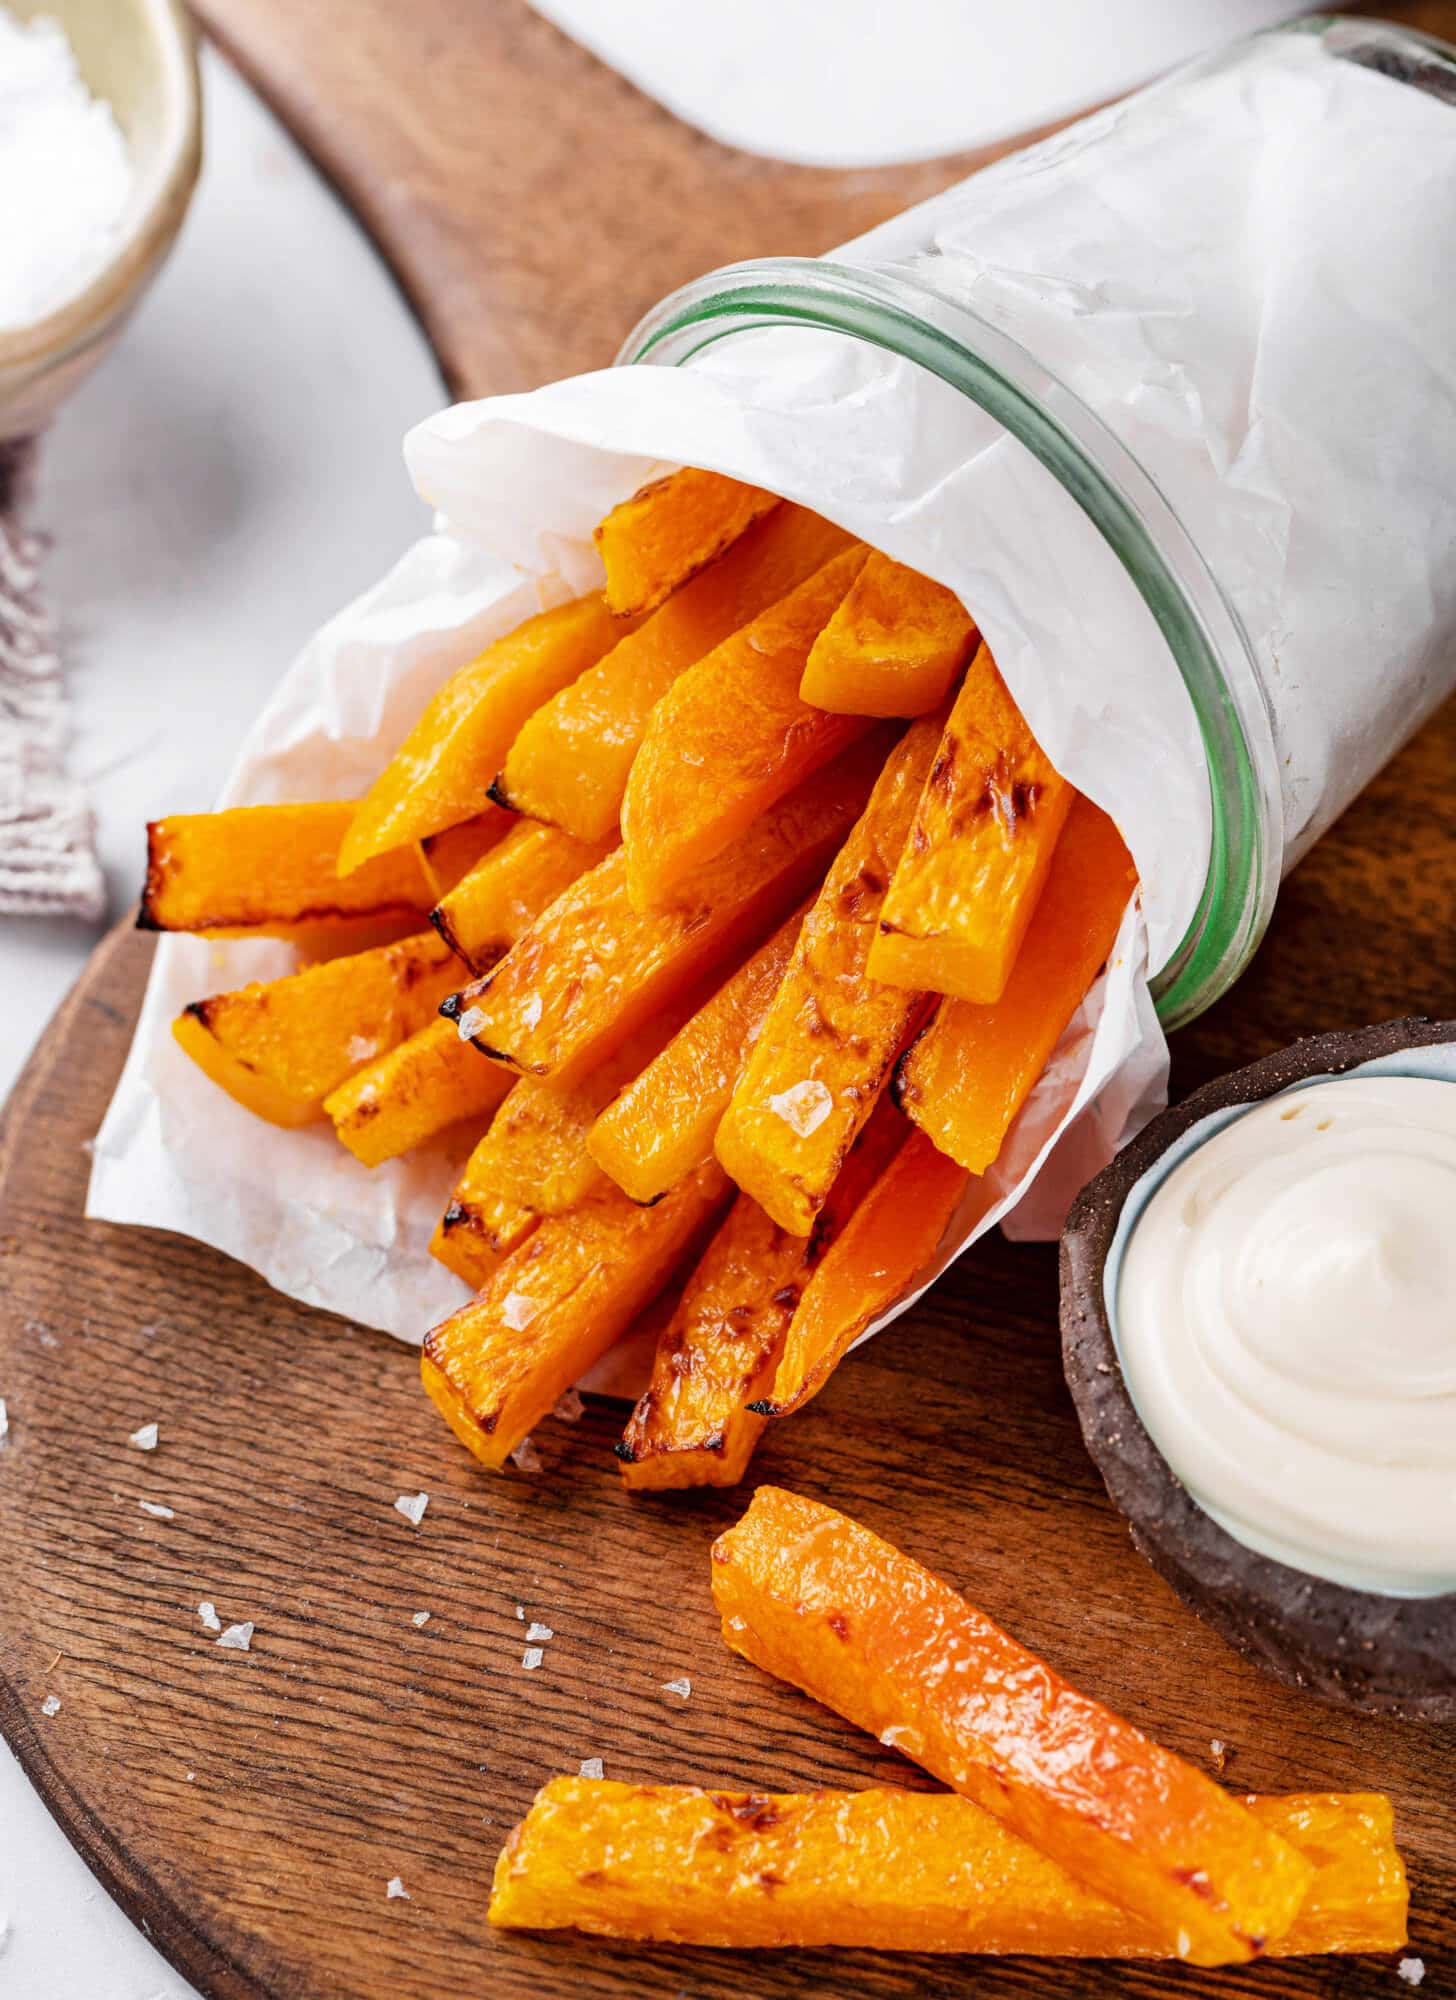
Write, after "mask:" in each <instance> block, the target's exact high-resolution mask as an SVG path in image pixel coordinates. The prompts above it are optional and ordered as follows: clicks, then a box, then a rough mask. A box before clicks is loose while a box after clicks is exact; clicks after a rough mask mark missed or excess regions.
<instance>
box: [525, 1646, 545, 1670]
mask: <svg viewBox="0 0 1456 2000" xmlns="http://www.w3.org/2000/svg"><path fill="white" fill-rule="evenodd" d="M545 1657H546V1655H545V1654H544V1653H543V1652H542V1651H541V1648H540V1647H539V1646H527V1648H526V1650H525V1652H524V1653H522V1655H521V1665H522V1666H523V1667H524V1668H525V1670H526V1672H527V1673H528V1674H532V1673H534V1672H535V1671H536V1669H537V1667H539V1666H540V1664H541V1662H542V1661H543V1660H544V1659H545Z"/></svg>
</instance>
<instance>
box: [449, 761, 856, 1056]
mask: <svg viewBox="0 0 1456 2000" xmlns="http://www.w3.org/2000/svg"><path fill="white" fill-rule="evenodd" d="M884 750H885V744H884V740H883V738H880V737H878V736H876V737H873V738H869V739H865V740H863V741H861V742H860V743H858V744H856V745H855V746H854V747H853V748H852V749H851V750H849V751H848V752H846V754H845V755H844V756H843V757H842V758H840V759H839V760H838V761H837V762H836V763H835V764H834V765H832V766H831V767H830V768H829V769H828V770H825V771H820V772H817V773H816V774H815V776H814V777H813V778H811V779H810V780H809V781H808V782H807V783H806V784H804V785H802V786H800V788H799V790H798V791H797V792H795V793H793V794H792V795H791V796H790V797H789V798H787V799H783V800H781V801H780V802H779V804H778V805H777V806H775V807H774V808H773V810H772V811H771V812H767V813H765V814H764V815H763V817H762V819H760V820H759V821H758V822H757V823H756V824H755V825H754V826H752V827H750V828H749V830H748V832H747V833H746V834H744V836H743V837H742V839H741V840H739V841H738V842H737V843H736V844H735V845H734V846H733V847H732V848H730V849H729V851H728V852H727V853H726V854H723V855H721V856H719V858H718V860H717V861H715V862H714V863H713V864H712V865H711V867H708V868H705V869H704V870H703V871H702V873H701V874H700V875H699V877H698V879H697V881H696V882H695V883H694V885H693V890H694V899H695V900H694V902H693V903H692V904H691V905H690V906H687V907H685V908H682V909H678V910H663V911H655V912H652V913H649V914H642V913H640V912H638V911H636V910H634V909H633V908H632V906H631V903H630V901H629V900H628V896H627V871H626V865H625V857H624V855H623V853H622V850H621V849H620V848H618V849H617V850H616V852H615V853H613V854H609V855H608V856H607V858H606V860H605V861H603V862H600V863H599V864H598V865H597V867H595V868H593V869H592V870H591V872H590V873H589V874H587V875H583V876H582V877H581V878H580V880H579V881H577V882H574V883H573V884H572V886H571V887H570V888H569V889H567V890H566V891H565V892H564V893H563V894H562V895H561V896H559V897H558V898H557V900H556V901H555V902H554V903H553V904H552V905H551V907H550V908H549V909H548V910H545V911H543V913H542V914H541V916H540V917H538V918H537V920H536V922H535V923H534V924H532V926H531V928H530V929H529V930H528V931H527V932H526V934H525V936H524V937H522V938H521V939H520V940H519V941H518V942H517V943H516V944H514V945H512V947H511V949H510V950H509V951H508V952H507V953H506V955H505V957H504V958H503V959H502V960H501V962H500V964H499V965H498V966H496V968H495V969H494V971H492V972H488V973H487V974H486V975H485V977H484V978H483V979H479V980H477V981H476V982H475V983H474V985H472V986H468V987H466V989H465V991H464V992H463V993H460V994H457V995H455V996H454V998H453V999H452V1000H450V1001H447V1002H446V1007H447V1008H448V1009H449V1010H450V1011H451V1012H452V1014H453V1015H454V1016H455V1017H456V1018H457V1019H458V1020H459V1021H460V1022H461V1025H462V1026H468V1027H469V1029H470V1031H471V1033H472V1034H473V1035H474V1038H475V1041H476V1044H477V1046H478V1047H480V1048H482V1049H484V1050H485V1052H486V1053H487V1054H489V1055H494V1056H496V1057H497V1058H498V1060H500V1061H502V1062H506V1063H509V1064H510V1065H511V1066H512V1067H513V1068H515V1069H518V1070H524V1071H527V1072H530V1073H533V1074H536V1075H541V1076H552V1077H554V1078H555V1079H556V1080H557V1082H558V1084H560V1085H562V1086H564V1085H565V1084H566V1083H567V1082H569V1081H570V1082H574V1081H575V1080H576V1079H577V1078H578V1077H580V1076H581V1075H583V1074H584V1073H585V1071H586V1070H587V1069H588V1068H589V1067H590V1066H591V1065H592V1064H593V1063H594V1062H599V1061H601V1060H603V1059H604V1058H605V1057H606V1056H608V1055H609V1054H610V1053H611V1052H612V1050H613V1049H616V1048H619V1047H620V1046H621V1044H622V1043H623V1042H624V1041H625V1040H626V1039H627V1037H628V1036H629V1035H631V1034H633V1033H635V1031H636V1030H637V1029H638V1028H639V1027H640V1026H642V1024H643V1023H644V1022H645V1021H647V1020H649V1019H651V1018H652V1016H653V1015H655V1014H657V1013H659V1012H661V1011H663V1010H664V1009H666V1008H667V1007H668V1006H670V1005H671V1004H672V1002H673V999H674V997H675V996H676V995H677V994H679V993H682V992H685V991H686V990H687V989H688V988H690V987H693V986H696V985H698V983H699V982H700V981H703V980H706V979H708V978H709V977H711V976H712V974H713V973H714V971H715V970H716V969H718V968H721V969H722V970H723V971H726V970H727V969H728V968H729V967H730V966H732V965H733V964H734V963H735V962H736V960H738V959H739V958H741V956H742V955H743V953H744V952H745V950H747V949H749V948H751V947H752V946H753V945H754V944H756V942H757V941H758V940H759V939H760V938H761V937H762V936H763V934H764V932H765V931H766V930H768V928H769V927H770V926H771V925H772V924H775V923H777V922H778V921H779V920H780V919H781V918H782V917H783V915H784V913H785V911H786V910H788V909H789V908H791V907H792V906H793V905H794V904H795V903H796V902H798V901H799V899H800V898H801V897H802V896H803V894H804V893H805V891H806V890H807V889H808V888H809V887H810V886H811V884H812V883H813V882H814V881H816V880H817V879H818V876H819V873H820V871H821V870H822V868H823V866H824V864H825V861H826V860H827V859H828V856H829V855H830V854H831V853H832V852H833V850H834V848H835V847H836V846H837V845H838V843H839V842H840V841H841V840H842V839H843V838H844V835H845V833H846V832H847V831H848V829H849V827H850V825H851V824H852V823H853V820H854V818H855V815H856V813H857V812H858V810H859V808H860V806H861V805H862V804H863V802H864V798H865V795H866V793H867V792H868V791H869V788H870V786H871V784H872V783H873V781H874V774H875V771H876V768H877V766H878V762H879V759H880V758H881V757H883V755H884Z"/></svg>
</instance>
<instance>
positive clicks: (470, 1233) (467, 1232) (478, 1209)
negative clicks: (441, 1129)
mask: <svg viewBox="0 0 1456 2000" xmlns="http://www.w3.org/2000/svg"><path fill="white" fill-rule="evenodd" d="M473 1157H474V1156H473V1155H472V1158H473ZM540 1220H541V1218H540V1216H539V1215H537V1213H536V1212H535V1210H534V1209H530V1208H522V1207H521V1206H520V1205H519V1203H517V1202H513V1201H507V1200H506V1199H505V1197H504V1196H503V1195H498V1194H496V1193H495V1192H494V1191H493V1190H492V1189H490V1188H486V1187H481V1186H480V1185H479V1184H478V1182H476V1181H475V1180H474V1179H473V1178H472V1175H471V1172H470V1162H469V1161H467V1162H466V1165H465V1171H464V1172H463V1173H462V1174H461V1176H460V1178H459V1180H458V1181H457V1182H456V1183H455V1187H454V1190H453V1191H452V1193H451V1196H450V1199H449V1201H448V1202H447V1203H446V1206H445V1212H444V1214H443V1215H442V1216H441V1217H440V1220H439V1221H438V1222H437V1223H436V1224H435V1233H434V1235H433V1236H432V1237H431V1238H430V1255H431V1256H432V1257H433V1258H434V1259H435V1261H436V1263H438V1264H443V1265H444V1266H445V1268H446V1270H447V1271H453V1272H454V1273H455V1275H456V1277H457V1278H463V1279H464V1280H465V1282H466V1284H467V1285H469V1286H470V1288H471V1290H472V1291H476V1292H478V1291H479V1290H480V1289H481V1287H482V1286H483V1285H486V1284H488V1283H489V1282H490V1280H491V1278H492V1277H493V1276H494V1275H495V1271H496V1268H497V1266H498V1265H499V1264H500V1261H501V1259H502V1258H503V1257H509V1256H510V1254H511V1252H512V1251H513V1250H515V1249H516V1248H518V1247H519V1245H521V1244H522V1243H524V1242H525V1240H526V1238H527V1237H528V1236H529V1235H530V1234H531V1231H532V1230H533V1229H534V1228H535V1227H536V1225H537V1223H538V1222H539V1221H540Z"/></svg>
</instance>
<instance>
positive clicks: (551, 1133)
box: [470, 992, 700, 1215]
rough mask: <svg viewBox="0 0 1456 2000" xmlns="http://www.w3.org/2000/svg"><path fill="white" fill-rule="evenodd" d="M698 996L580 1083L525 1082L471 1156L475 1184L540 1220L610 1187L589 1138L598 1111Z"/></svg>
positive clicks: (685, 997) (681, 999)
mask: <svg viewBox="0 0 1456 2000" xmlns="http://www.w3.org/2000/svg"><path fill="white" fill-rule="evenodd" d="M699 998H700V995H699V994H698V993H696V992H688V993H683V994H681V995H679V996H678V997H677V999H676V1000H675V1001H674V1002H673V1003H672V1004H671V1005H670V1006H669V1007H668V1008H666V1009H665V1010H664V1012H662V1013H661V1014H658V1015H656V1016H654V1017H653V1019H652V1020H650V1021H648V1022H646V1023H644V1025H643V1026H642V1027H641V1028H639V1029H638V1030H637V1032H636V1034H635V1035H631V1036H629V1037H628V1039H627V1040H626V1041H625V1042H624V1043H623V1044H622V1046H621V1048H619V1049H617V1050H615V1051H614V1052H613V1053H612V1054H611V1055H610V1056H607V1057H606V1058H605V1059H604V1060H603V1061H601V1062H599V1063H595V1064H593V1066H592V1068H591V1069H590V1070H589V1071H588V1072H587V1073H586V1074H585V1075H584V1076H583V1077H582V1078H581V1079H580V1081H579V1082H577V1083H575V1084H572V1085H567V1086H562V1085H560V1084H558V1083H556V1082H555V1081H554V1080H553V1079H551V1078H547V1077H539V1076H523V1077H521V1078H520V1079H519V1080H518V1082H517V1084H516V1087H515V1089H514V1090H513V1091H512V1092H511V1094H510V1097H509V1099H508V1100H507V1101H506V1103H504V1104H503V1105H502V1106H501V1108H500V1110H499V1112H498V1113H497V1114H496V1116H495V1117H494V1118H493V1119H492V1120H491V1122H490V1129H489V1130H488V1131H487V1132H486V1134H485V1136H484V1138H483V1139H482V1140H481V1141H480V1144H479V1145H478V1146H477V1147H476V1149H475V1151H474V1153H473V1154H472V1155H471V1158H470V1171H471V1175H472V1178H473V1180H474V1183H475V1184H476V1185H477V1186H479V1187H483V1188H490V1189H492V1190H493V1191H494V1192H495V1193H496V1194H498V1195H500V1196H502V1197H503V1198H505V1199H506V1200H509V1201H514V1202H519V1203H520V1204H521V1206H522V1207H523V1208H534V1209H536V1210H537V1211H538V1213H540V1214H542V1215H564V1214H565V1213H566V1211H567V1210H568V1209H572V1208H575V1207H576V1206H577V1204H578V1203H579V1202H580V1201H582V1200H583V1199H584V1198H585V1197H586V1196H587V1195H588V1194H590V1193H591V1192H592V1191H593V1189H595V1188H600V1187H605V1186H606V1184H607V1177H606V1175H605V1174H604V1173H603V1171H602V1169H601V1167H600V1166H598V1164H597V1162H596V1160H595V1159H594V1158H593V1157H592V1155H591V1153H590V1152H589V1151H588V1149H587V1134H588V1133H589V1132H590V1130H591V1128H592V1126H593V1124H594V1123H595V1121H596V1118H597V1115H598V1113H599V1112H601V1111H602V1109H603V1108H604V1107H605V1106H606V1105H608V1104H610V1103H611V1101H612V1099H613V1098H614V1097H615V1096H616V1094H617V1092H618V1091H619V1090H620V1089H621V1088H622V1085H623V1084H624V1083H626V1082H628V1081H629V1080H630V1079H631V1078H632V1077H635V1076H638V1075H640V1074H641V1072H642V1069H643V1066H644V1065H645V1064H647V1063H649V1062H651V1060H652V1058H653V1057H654V1056H655V1055H657V1054H658V1053H659V1052H660V1051H661V1049H662V1046H663V1044H664V1043H665V1042H666V1041H668V1039H669V1038H670V1037H671V1036H672V1035H673V1034H675V1033H676V1031H677V1029H678V1028H679V1027H680V1026H681V1025H682V1022H683V1020H684V1019H685V1017H686V1016H687V1015H688V1014H690V1013H691V1012H692V1011H693V1007H694V1003H695V1002H696V1001H697V1000H698V999H699ZM693 1164H694V1165H697V1164H698V1162H696V1161H695V1162H694V1163H693ZM678 1178H679V1179H682V1178H684V1176H682V1175H679V1176H678Z"/></svg>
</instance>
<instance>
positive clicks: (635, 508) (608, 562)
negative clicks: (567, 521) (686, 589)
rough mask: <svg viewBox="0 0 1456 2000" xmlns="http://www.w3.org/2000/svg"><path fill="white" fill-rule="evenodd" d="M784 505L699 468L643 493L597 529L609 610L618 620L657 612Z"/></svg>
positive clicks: (643, 489)
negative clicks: (747, 532) (644, 612)
mask: <svg viewBox="0 0 1456 2000" xmlns="http://www.w3.org/2000/svg"><path fill="white" fill-rule="evenodd" d="M778 504H779V501H778V496H777V494H774V493H765V492H764V490H763V488H762V487H761V486H745V485H744V484H743V482H742V481H741V480H738V479H729V478H727V477H725V475H724V474H723V473H721V472H700V471H699V470H698V468H697V467H696V466H693V465H686V466H684V467H683V469H682V471H681V472H674V473H672V474H671V475H670V476H669V477H668V478H666V479H655V480H653V482H652V484H651V485H650V486H643V487H640V488H639V489H638V491H637V492H636V493H634V494H633V495H632V497H631V499H630V500H624V501H623V502H622V503H621V505H620V506H619V507H614V508H613V509H612V511H611V513H610V514H608V515H607V517H606V519H605V520H604V521H599V522H598V523H597V528H596V544H597V549H598V551H599V553H600V555H601V558H602V564H603V567H604V568H605V570H606V572H607V587H606V600H607V609H608V610H609V611H611V612H613V613H614V614H615V615H616V616H617V617H619V618H620V617H629V616H632V615H634V614H636V613H639V612H643V611H654V610H655V609H656V608H657V606H658V605H659V604H661V603H662V601H663V599H664V598H666V597H669V596H671V594H672V592H673V591H675V590H676V589H678V588H679V586H680V585H682V584H684V583H686V582H687V581H688V579H689V578H690V577H693V576H696V575H697V573H698V571H699V570H700V569H705V568H706V567H707V566H708V564H709V563H711V562H716V561H717V559H718V557H719V556H721V555H722V554H723V553H724V552H725V551H726V550H727V549H729V548H731V547H732V545H733V543H734V542H736V541H737V540H738V538H739V536H740V535H742V534H743V533H744V532H745V531H746V530H747V529H749V528H751V527H752V526H753V524H754V522H755V521H757V520H759V519H760V518H761V517H762V516H763V515H764V514H767V513H768V511H769V509H770V508H773V507H777V506H778Z"/></svg>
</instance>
